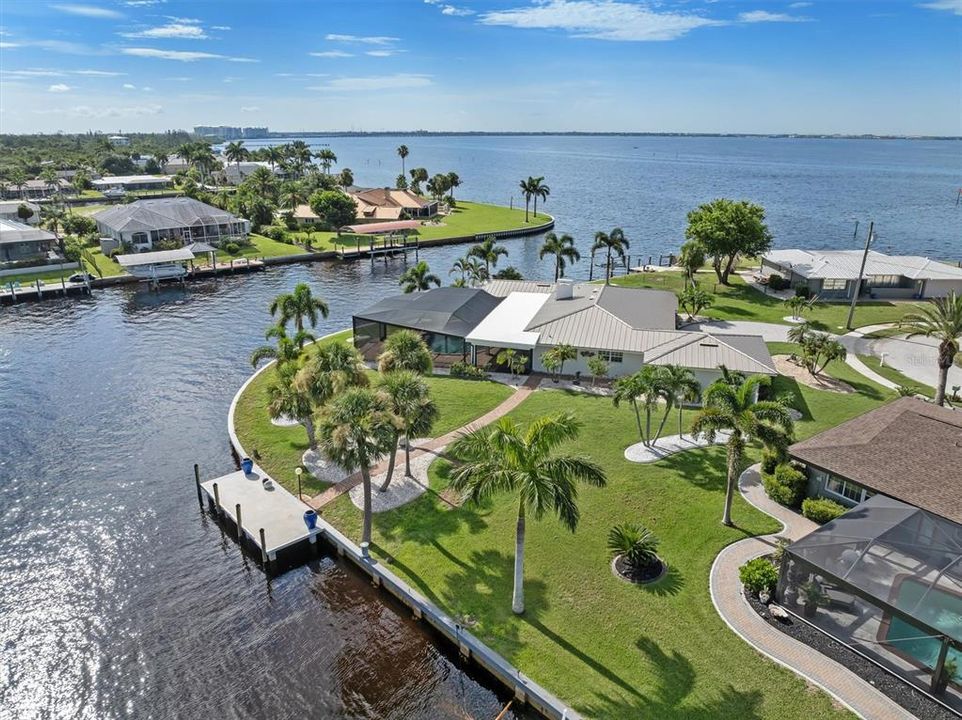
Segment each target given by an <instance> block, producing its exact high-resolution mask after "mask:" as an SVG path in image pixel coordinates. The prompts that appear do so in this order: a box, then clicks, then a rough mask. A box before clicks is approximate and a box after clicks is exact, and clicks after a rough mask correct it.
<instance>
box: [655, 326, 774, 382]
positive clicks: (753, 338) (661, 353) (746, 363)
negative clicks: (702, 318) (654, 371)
mask: <svg viewBox="0 0 962 720" xmlns="http://www.w3.org/2000/svg"><path fill="white" fill-rule="evenodd" d="M677 335H678V337H676V338H673V339H672V340H670V341H669V342H667V343H665V344H664V345H661V346H659V347H655V348H652V349H651V350H650V351H649V352H648V353H646V354H645V362H646V363H651V364H653V365H682V366H684V367H687V368H699V369H703V370H713V369H715V368H717V367H719V366H720V365H724V366H725V367H727V368H728V369H729V370H737V371H738V372H743V373H750V374H756V373H760V374H762V375H777V374H778V371H777V370H776V369H775V366H774V364H773V363H772V356H771V355H770V354H769V352H768V346H767V345H765V341H764V340H763V339H762V338H761V337H760V336H758V335H724V336H722V337H719V336H718V335H709V334H708V333H700V332H685V331H679V332H678V333H677Z"/></svg>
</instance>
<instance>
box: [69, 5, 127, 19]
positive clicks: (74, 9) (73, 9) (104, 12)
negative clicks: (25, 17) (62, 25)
mask: <svg viewBox="0 0 962 720" xmlns="http://www.w3.org/2000/svg"><path fill="white" fill-rule="evenodd" d="M53 8H54V10H59V11H60V12H65V13H67V14H69V15H80V16H82V17H90V18H102V19H109V20H116V19H118V18H122V17H123V14H122V13H119V12H117V11H116V10H110V9H108V8H104V7H97V6H96V5H54V6H53Z"/></svg>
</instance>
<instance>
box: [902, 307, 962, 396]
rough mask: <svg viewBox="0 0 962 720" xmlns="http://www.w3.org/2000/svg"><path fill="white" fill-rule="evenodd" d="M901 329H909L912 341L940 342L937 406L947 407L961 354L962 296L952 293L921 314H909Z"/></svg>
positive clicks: (903, 320) (924, 309)
mask: <svg viewBox="0 0 962 720" xmlns="http://www.w3.org/2000/svg"><path fill="white" fill-rule="evenodd" d="M899 327H900V328H905V329H907V330H908V331H909V337H913V336H915V335H924V336H925V337H934V338H935V339H937V340H938V341H939V358H938V365H939V385H938V387H937V388H936V389H935V404H936V405H943V404H944V403H945V386H946V383H947V382H948V379H949V368H950V367H952V363H953V362H954V360H955V356H956V355H958V353H959V338H962V295H959V294H957V293H956V292H955V291H952V292H951V293H949V294H948V295H947V296H946V297H942V298H936V299H935V300H932V302H931V303H929V304H928V305H926V306H925V307H922V308H921V309H920V310H919V311H918V312H913V313H906V315H905V317H903V318H902V321H901V322H900V323H899Z"/></svg>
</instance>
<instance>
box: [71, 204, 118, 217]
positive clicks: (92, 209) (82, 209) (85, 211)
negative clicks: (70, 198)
mask: <svg viewBox="0 0 962 720" xmlns="http://www.w3.org/2000/svg"><path fill="white" fill-rule="evenodd" d="M109 207H112V206H111V205H77V206H75V207H71V208H70V212H75V213H77V214H78V215H93V214H94V213H97V212H100V211H101V210H106V209H107V208H109Z"/></svg>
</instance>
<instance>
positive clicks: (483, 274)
mask: <svg viewBox="0 0 962 720" xmlns="http://www.w3.org/2000/svg"><path fill="white" fill-rule="evenodd" d="M490 277H491V275H490V274H489V273H488V269H487V267H485V266H484V265H482V264H481V261H480V260H478V259H477V258H473V257H472V258H468V279H469V280H470V281H471V287H475V286H476V285H480V284H481V283H483V282H486V281H487V280H488V278H490Z"/></svg>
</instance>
